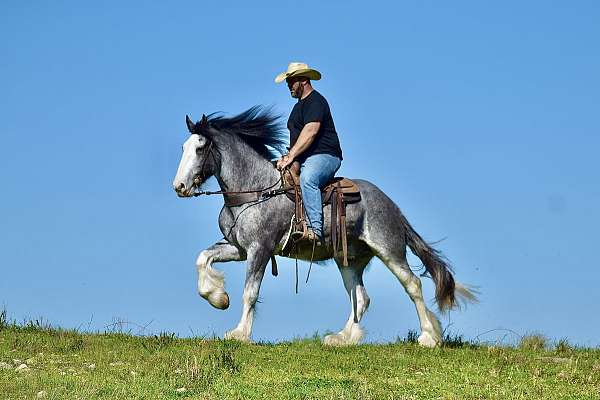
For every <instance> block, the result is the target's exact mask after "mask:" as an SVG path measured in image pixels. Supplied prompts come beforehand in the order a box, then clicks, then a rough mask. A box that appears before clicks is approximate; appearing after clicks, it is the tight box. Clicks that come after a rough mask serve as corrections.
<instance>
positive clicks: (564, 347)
mask: <svg viewBox="0 0 600 400" xmlns="http://www.w3.org/2000/svg"><path fill="white" fill-rule="evenodd" d="M573 350H574V348H573V346H571V344H570V343H569V340H568V339H566V338H563V339H560V340H559V341H558V343H557V344H556V352H557V353H559V354H571V353H572V352H573Z"/></svg>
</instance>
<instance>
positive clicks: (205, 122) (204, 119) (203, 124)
mask: <svg viewBox="0 0 600 400" xmlns="http://www.w3.org/2000/svg"><path fill="white" fill-rule="evenodd" d="M200 128H202V129H204V128H208V118H207V117H206V115H204V114H202V119H201V120H200Z"/></svg>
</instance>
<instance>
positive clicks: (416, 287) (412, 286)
mask: <svg viewBox="0 0 600 400" xmlns="http://www.w3.org/2000/svg"><path fill="white" fill-rule="evenodd" d="M368 244H369V246H371V248H372V249H373V251H375V254H376V255H377V257H378V258H379V259H380V260H381V261H383V263H384V264H385V265H386V266H387V267H388V268H389V270H390V271H392V273H393V274H394V275H395V276H396V278H397V279H398V280H399V281H400V283H401V284H402V286H404V290H406V293H407V294H408V296H409V297H410V299H411V300H412V301H413V303H415V308H416V309H417V315H418V316H419V324H420V326H421V334H420V335H419V339H418V341H419V344H420V345H422V346H426V347H435V346H437V345H439V344H441V341H442V328H441V325H440V321H439V320H438V319H437V317H436V316H435V314H434V313H432V312H431V311H429V309H428V308H427V306H426V305H425V301H424V300H423V290H422V289H421V279H419V277H418V276H416V275H415V274H414V273H413V272H412V270H411V269H410V266H409V265H408V262H407V261H406V247H405V245H402V246H398V247H397V246H390V247H394V249H393V250H390V249H388V248H386V247H387V246H384V245H382V242H379V243H375V242H373V243H368Z"/></svg>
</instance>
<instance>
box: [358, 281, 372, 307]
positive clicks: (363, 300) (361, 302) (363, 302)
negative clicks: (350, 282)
mask: <svg viewBox="0 0 600 400" xmlns="http://www.w3.org/2000/svg"><path fill="white" fill-rule="evenodd" d="M369 304H371V299H370V298H369V296H368V295H367V291H366V289H365V288H364V287H362V286H358V287H357V288H356V308H357V309H358V310H359V312H360V313H361V314H362V313H364V312H365V311H367V309H368V308H369Z"/></svg>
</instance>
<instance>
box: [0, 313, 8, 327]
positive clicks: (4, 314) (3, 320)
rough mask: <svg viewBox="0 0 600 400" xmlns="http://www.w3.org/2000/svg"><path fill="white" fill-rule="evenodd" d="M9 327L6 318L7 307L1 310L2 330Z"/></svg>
mask: <svg viewBox="0 0 600 400" xmlns="http://www.w3.org/2000/svg"><path fill="white" fill-rule="evenodd" d="M7 327H8V320H7V319H6V308H3V309H2V311H0V331H1V330H2V329H4V328H7Z"/></svg>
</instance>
